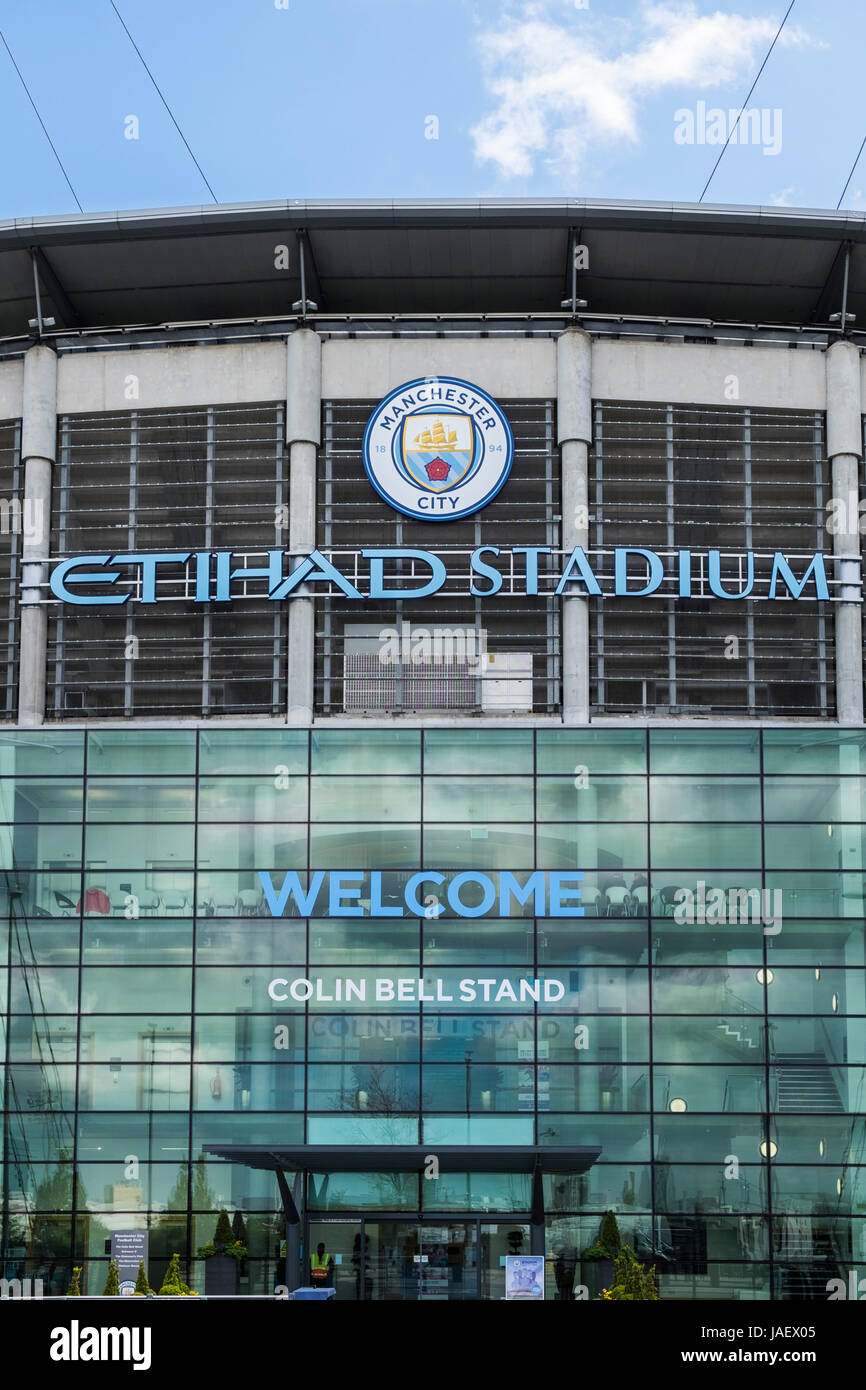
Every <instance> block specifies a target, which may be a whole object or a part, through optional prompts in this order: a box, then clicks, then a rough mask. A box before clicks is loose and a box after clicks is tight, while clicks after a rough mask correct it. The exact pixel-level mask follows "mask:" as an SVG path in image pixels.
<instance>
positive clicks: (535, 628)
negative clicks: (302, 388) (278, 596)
mask: <svg viewBox="0 0 866 1390" xmlns="http://www.w3.org/2000/svg"><path fill="white" fill-rule="evenodd" d="M499 404H500V405H501V406H502V409H503V410H504V412H505V414H506V416H507V418H508V421H509V423H510V425H511V429H512V432H513V434H514V444H515V449H514V462H513V465H512V469H511V474H510V477H509V481H508V483H507V485H506V487H505V488H503V490H502V492H501V493H499V495H498V496H497V497H495V498H494V500H493V501H492V502H491V503H490V504H489V506H487V507H485V508H484V510H483V511H481V512H478V513H477V514H476V515H475V516H473V517H470V518H467V519H466V520H465V521H456V522H448V523H447V524H446V523H442V524H438V525H437V524H435V523H426V524H425V523H424V522H418V521H414V520H413V519H412V518H411V517H407V516H403V515H402V514H401V513H399V512H396V511H394V510H393V509H392V508H391V507H389V506H387V505H386V503H384V502H383V501H382V500H381V499H380V498H379V497H378V496H377V495H376V493H375V492H374V491H373V488H372V487H371V485H370V482H369V480H368V478H367V475H366V473H365V471H364V465H363V461H362V456H361V443H362V439H363V434H364V429H365V427H366V424H367V421H368V419H369V418H370V414H371V413H372V411H373V410H374V409H375V406H376V402H375V401H365V400H355V401H325V402H324V406H323V412H324V417H323V433H322V440H323V442H322V447H321V449H320V452H319V465H318V498H317V543H318V545H319V547H320V549H321V550H323V551H324V552H326V553H331V552H337V553H339V552H341V551H342V552H346V551H355V550H358V549H361V548H362V547H364V546H404V547H406V548H411V549H421V550H424V549H426V550H433V551H435V552H436V553H439V554H442V555H443V556H445V557H446V563H447V554H448V552H450V551H461V550H462V551H464V552H465V551H471V550H472V549H474V548H475V547H477V546H481V545H494V546H496V545H499V546H502V547H508V546H511V545H513V544H514V543H515V541H518V540H519V543H520V544H521V545H530V546H531V545H539V546H544V545H548V546H552V547H554V548H555V547H557V546H558V545H559V506H560V500H559V499H560V491H559V459H558V450H557V448H556V440H555V430H554V414H555V410H554V403H553V402H552V401H537V400H533V401H521V400H510V401H509V400H502V401H500V402H499ZM364 619H365V621H366V622H367V623H372V624H378V625H379V629H380V630H381V631H382V632H387V631H389V630H394V629H395V628H397V629H399V628H400V625H401V624H402V623H407V622H408V623H409V624H410V626H411V628H412V629H416V630H418V631H423V632H426V633H429V634H430V637H431V639H432V641H433V642H434V643H435V641H436V640H437V639H436V637H435V634H436V632H437V631H439V632H440V633H447V632H452V633H453V632H454V630H455V629H458V630H459V631H460V632H461V633H462V634H463V635H464V638H468V640H470V641H472V640H473V638H471V637H468V634H475V635H476V638H475V640H477V644H478V646H477V647H476V651H477V650H478V647H480V645H481V644H482V643H483V645H484V648H485V649H486V651H487V652H490V653H494V654H501V655H503V656H505V655H507V654H509V653H514V654H519V653H529V654H530V655H531V657H532V708H533V711H534V712H536V713H542V714H543V713H553V712H556V711H557V710H558V709H559V708H560V663H559V603H558V601H553V600H551V599H549V598H544V597H539V598H517V597H515V598H509V597H507V596H505V595H499V596H497V597H496V598H494V599H488V600H486V601H485V600H483V599H481V598H473V597H471V596H470V595H466V594H455V593H451V592H449V591H448V588H447V587H446V588H445V589H443V590H442V591H440V593H439V594H437V595H436V596H435V598H434V597H431V598H429V599H425V600H422V601H420V602H418V603H413V602H412V600H411V599H402V600H395V601H394V602H393V603H389V604H386V603H384V602H383V603H381V604H369V603H368V604H365V605H364ZM353 622H357V612H356V611H355V609H354V607H353V605H352V604H350V603H349V602H348V601H345V600H342V599H340V598H339V597H337V598H334V597H328V598H323V599H322V600H321V603H320V605H319V606H317V633H316V710H317V712H318V713H320V714H337V713H343V712H349V711H353V712H363V711H368V712H370V713H373V712H376V711H379V712H390V713H404V712H405V713H411V712H414V711H423V710H427V711H433V710H455V709H460V710H462V711H463V712H464V713H466V714H472V713H476V712H480V711H481V708H482V682H481V680H480V679H479V678H478V677H479V673H478V671H477V668H476V670H475V671H474V672H472V671H471V672H470V673H469V675H468V676H466V677H463V678H462V679H461V678H458V676H457V673H456V671H455V670H454V669H453V668H452V669H451V670H450V671H449V668H448V665H447V664H446V663H443V664H442V666H441V667H439V668H436V673H435V674H434V668H433V666H430V667H428V668H427V669H426V672H425V673H423V674H421V673H419V670H418V667H417V666H414V665H408V666H406V668H405V670H404V671H403V673H402V676H401V678H400V679H399V680H398V679H395V673H394V671H393V669H389V668H388V667H387V666H383V665H382V663H380V662H373V663H368V664H367V666H366V667H365V668H364V675H363V679H362V678H361V676H360V674H358V675H357V676H356V675H353V680H358V681H361V686H359V687H354V686H353V688H352V689H350V690H346V689H344V676H346V675H348V674H349V668H348V666H347V660H348V656H349V652H348V650H347V649H346V648H345V647H344V629H345V628H346V627H347V626H351V624H352V623H353ZM443 640H444V641H446V642H447V641H448V640H449V639H447V638H444V639H443ZM455 640H463V639H455ZM435 660H436V658H435V656H434V663H435ZM354 669H355V668H353V670H354ZM357 669H358V671H360V668H357ZM362 687H363V688H362Z"/></svg>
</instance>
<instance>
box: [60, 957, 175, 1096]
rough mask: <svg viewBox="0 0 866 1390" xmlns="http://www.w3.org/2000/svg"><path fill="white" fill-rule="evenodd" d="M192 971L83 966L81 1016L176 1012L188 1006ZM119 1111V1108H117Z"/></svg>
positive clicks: (147, 967)
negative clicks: (142, 1011)
mask: <svg viewBox="0 0 866 1390" xmlns="http://www.w3.org/2000/svg"><path fill="white" fill-rule="evenodd" d="M191 974H192V972H191V971H190V970H189V969H186V968H175V969H174V970H165V969H160V967H158V966H138V967H137V968H136V969H135V970H122V969H112V968H111V967H108V966H104V967H101V966H85V967H84V968H83V970H82V972H81V1011H82V1013H86V1014H92V1013H140V1012H141V1010H142V1008H145V1009H147V1011H148V1012H149V1013H150V1012H151V1011H152V1012H154V1013H179V1012H183V1010H185V1009H186V1010H188V1009H189V1007H190V985H191ZM121 1108H122V1107H121Z"/></svg>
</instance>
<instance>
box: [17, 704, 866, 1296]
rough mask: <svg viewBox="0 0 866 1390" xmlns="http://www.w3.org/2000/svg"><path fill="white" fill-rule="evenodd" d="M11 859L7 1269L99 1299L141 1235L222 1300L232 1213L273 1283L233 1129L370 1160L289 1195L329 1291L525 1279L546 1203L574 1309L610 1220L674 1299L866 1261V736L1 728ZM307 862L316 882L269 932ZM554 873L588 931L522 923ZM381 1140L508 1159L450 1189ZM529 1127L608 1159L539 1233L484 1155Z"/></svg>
mask: <svg viewBox="0 0 866 1390" xmlns="http://www.w3.org/2000/svg"><path fill="white" fill-rule="evenodd" d="M0 845H2V854H3V856H4V859H3V864H2V870H3V873H2V900H0V906H2V921H0V944H2V953H0V960H2V962H3V968H2V969H0V1022H2V1027H3V1038H2V1049H3V1050H2V1053H0V1060H2V1062H3V1088H4V1091H3V1094H4V1101H5V1104H4V1125H3V1148H2V1162H3V1169H2V1176H3V1207H2V1241H3V1263H4V1271H5V1273H6V1274H7V1276H8V1277H10V1278H11V1277H13V1276H14V1275H19V1276H21V1277H23V1276H25V1275H30V1276H35V1277H42V1278H43V1280H44V1281H45V1287H46V1292H48V1291H49V1289H50V1291H52V1292H58V1291H62V1290H63V1288H65V1285H66V1283H67V1282H68V1277H69V1272H70V1268H71V1265H72V1264H73V1263H76V1264H83V1265H84V1266H85V1279H86V1284H87V1287H88V1288H90V1289H91V1291H97V1292H98V1291H100V1290H101V1288H102V1285H103V1282H104V1277H105V1265H106V1262H107V1258H108V1256H107V1249H108V1247H107V1242H109V1240H110V1236H111V1232H112V1231H114V1230H129V1229H144V1228H147V1229H148V1230H149V1233H150V1252H151V1267H150V1277H151V1282H152V1283H154V1282H155V1280H156V1279H158V1278H159V1275H160V1273H161V1270H162V1268H163V1267H164V1265H165V1263H166V1262H167V1260H168V1259H169V1257H170V1255H171V1254H172V1253H173V1252H174V1251H178V1252H179V1253H180V1254H181V1257H182V1259H183V1260H184V1261H185V1262H186V1268H187V1269H188V1271H189V1282H190V1283H191V1285H192V1286H193V1287H195V1288H202V1289H203V1288H204V1262H203V1261H202V1260H200V1259H198V1258H197V1251H198V1249H199V1248H200V1247H201V1246H202V1245H204V1244H205V1243H206V1241H208V1240H210V1239H211V1238H212V1236H213V1233H214V1225H215V1221H216V1214H217V1213H218V1211H219V1210H220V1209H221V1208H227V1209H228V1210H229V1212H230V1213H231V1214H232V1215H233V1216H235V1217H236V1220H237V1222H238V1224H239V1225H240V1223H241V1222H242V1223H243V1229H244V1231H245V1234H246V1243H247V1246H248V1249H249V1257H248V1259H247V1260H246V1262H245V1263H244V1265H243V1268H242V1273H241V1288H242V1291H245V1292H250V1293H256V1292H260V1293H264V1292H271V1291H272V1289H273V1287H274V1285H275V1284H277V1283H281V1282H282V1280H283V1269H284V1263H283V1259H282V1257H281V1242H282V1241H283V1240H284V1239H285V1234H286V1229H285V1218H284V1215H283V1206H282V1202H281V1198H280V1192H279V1188H278V1183H277V1178H276V1176H275V1174H274V1173H273V1172H269V1171H265V1170H263V1169H257V1168H254V1167H250V1166H248V1165H247V1163H245V1162H243V1161H240V1159H238V1160H237V1161H232V1160H231V1159H230V1158H227V1157H225V1156H223V1157H219V1156H218V1155H217V1154H216V1153H215V1152H214V1150H215V1149H220V1150H221V1151H222V1152H223V1154H225V1152H226V1151H227V1150H230V1149H231V1148H232V1146H239V1147H241V1148H242V1147H246V1148H247V1149H250V1148H254V1147H255V1146H266V1147H267V1146H270V1147H273V1148H275V1149H277V1150H279V1149H284V1150H297V1149H299V1148H301V1147H303V1146H333V1145H339V1146H345V1148H346V1153H347V1155H348V1154H350V1153H351V1154H352V1155H353V1160H352V1163H351V1164H349V1163H348V1161H347V1168H346V1171H339V1170H337V1171H335V1170H334V1169H333V1164H332V1165H331V1166H330V1167H329V1169H328V1171H317V1170H316V1169H315V1167H310V1166H307V1167H306V1168H305V1169H304V1174H303V1182H302V1189H303V1190H302V1191H301V1190H300V1189H299V1200H300V1208H301V1211H302V1215H303V1220H304V1223H305V1224H304V1239H305V1241H306V1242H307V1245H306V1246H305V1248H309V1249H313V1248H315V1246H316V1244H317V1243H318V1242H319V1241H324V1242H325V1244H326V1245H327V1247H328V1249H329V1251H330V1252H333V1253H334V1256H335V1260H336V1256H337V1255H339V1256H340V1259H339V1261H336V1263H335V1269H334V1279H335V1283H336V1285H337V1290H338V1297H341V1298H355V1297H370V1298H377V1299H378V1298H380V1297H386V1296H387V1297H412V1296H418V1293H417V1289H418V1288H419V1284H418V1281H419V1280H421V1281H422V1282H425V1286H426V1287H428V1289H429V1290H430V1291H431V1292H430V1293H429V1296H431V1297H469V1298H473V1297H491V1298H494V1297H499V1296H500V1294H501V1288H500V1280H501V1277H502V1266H501V1264H500V1260H501V1259H502V1258H503V1257H504V1256H505V1255H507V1254H509V1253H521V1252H528V1249H529V1243H530V1240H531V1239H532V1230H533V1228H537V1227H538V1226H539V1224H540V1221H541V1222H543V1223H544V1237H543V1239H544V1243H545V1249H546V1253H547V1255H548V1257H549V1258H548V1264H547V1270H548V1280H549V1295H550V1296H551V1297H553V1296H555V1295H557V1294H559V1295H560V1296H564V1293H563V1291H564V1290H565V1288H566V1287H567V1286H569V1280H570V1281H571V1283H572V1284H574V1283H583V1284H586V1285H587V1286H588V1287H590V1289H591V1290H593V1291H594V1288H595V1282H594V1281H596V1280H597V1275H598V1271H597V1268H596V1266H594V1265H593V1264H592V1263H591V1262H590V1261H588V1260H583V1259H582V1258H581V1257H582V1256H583V1254H584V1252H585V1251H586V1250H587V1249H588V1248H589V1247H591V1246H592V1245H593V1243H594V1241H595V1239H596V1236H597V1234H598V1229H599V1223H600V1221H601V1217H602V1215H603V1214H604V1212H605V1211H607V1210H609V1209H612V1210H614V1211H615V1212H616V1213H617V1217H618V1220H619V1224H620V1229H621V1232H622V1233H623V1236H624V1238H625V1239H627V1240H629V1241H631V1242H632V1243H633V1244H634V1246H635V1248H636V1249H637V1251H638V1253H639V1254H641V1255H642V1256H646V1257H647V1258H650V1257H651V1258H653V1259H654V1260H655V1262H656V1265H657V1269H658V1273H659V1279H660V1288H661V1295H662V1298H667V1299H671V1298H674V1299H676V1298H679V1299H694V1298H698V1299H700V1298H713V1299H726V1298H727V1299H735V1298H737V1299H767V1298H771V1297H772V1298H778V1299H794V1298H804V1297H806V1298H808V1297H816V1298H826V1283H827V1280H828V1279H830V1278H835V1277H840V1278H842V1279H847V1276H848V1271H849V1270H851V1269H858V1268H859V1266H860V1265H861V1264H866V1157H864V1140H866V1131H864V1123H863V1110H864V1104H863V1090H864V1081H866V1055H864V1042H866V956H864V901H863V897H864V881H866V872H864V869H866V865H864V854H866V734H864V733H863V732H862V731H844V730H841V731H840V730H838V729H829V728H826V727H824V728H814V727H809V726H798V727H796V728H786V729H782V728H778V729H769V730H768V729H765V730H763V731H761V730H759V729H757V728H750V729H733V728H726V729H720V728H717V727H712V726H707V727H706V728H704V729H695V728H690V729H677V728H674V727H671V726H668V727H666V728H657V729H656V728H654V729H649V730H647V729H643V728H637V727H631V728H628V729H625V728H618V729H599V728H593V729H590V730H587V729H579V730H576V729H574V730H571V729H563V728H552V727H551V728H548V729H543V728H539V729H516V728H511V729H506V728H502V727H496V728H471V727H467V726H463V727H461V728H457V729H446V728H436V729H429V728H428V729H426V730H421V729H414V728H408V727H402V726H401V727H395V728H391V729H375V728H366V729H364V730H363V731H361V730H358V729H353V728H315V729H314V730H312V731H308V730H291V729H286V728H282V729H280V728H273V727H259V728H247V729H233V728H231V727H224V726H223V727H218V726H214V725H209V726H207V727H204V728H194V727H186V728H173V729H157V728H150V729H144V728H141V727H135V726H127V727H126V728H124V729H123V730H121V729H116V730H113V729H105V728H93V729H89V730H87V731H86V732H85V731H79V730H76V729H72V728H62V729H58V728H56V727H51V728H49V727H45V728H41V729H39V730H37V731H31V732H23V731H22V732H12V731H7V732H6V733H2V734H0ZM422 870H423V871H425V872H426V873H428V874H434V873H439V874H441V875H442V876H443V881H444V883H448V882H450V881H451V880H453V879H454V878H455V876H456V875H458V874H463V875H468V877H467V878H466V879H465V881H464V882H465V885H466V886H465V888H464V896H463V898H462V900H461V899H459V898H458V899H456V904H457V905H455V899H453V898H452V897H451V896H450V892H449V893H446V890H445V887H444V886H441V887H437V881H436V880H435V879H430V880H429V881H428V882H427V883H426V884H425V885H422V887H421V888H420V889H419V890H418V891H420V892H421V893H422V894H423V895H424V896H423V900H422V901H423V906H424V912H423V915H422V914H421V913H417V914H415V915H410V912H409V909H408V908H406V906H405V904H406V901H407V899H406V894H407V885H408V884H409V881H410V879H411V878H412V876H413V875H415V874H417V873H418V872H419V871H422ZM338 872H339V873H343V874H349V873H354V874H355V875H356V876H357V883H358V889H357V894H356V897H355V899H346V900H343V899H341V900H340V903H341V904H342V906H345V907H346V911H345V912H343V911H342V910H340V906H339V905H338V908H337V910H336V911H332V910H331V909H332V907H333V904H332V903H331V902H330V900H329V894H328V891H327V887H326V886H320V887H319V888H318V889H317V888H315V885H316V883H317V881H318V880H317V878H316V876H317V875H318V874H320V873H321V874H322V876H323V878H322V880H321V885H326V884H327V875H328V874H335V873H338ZM287 873H294V874H296V875H297V882H298V884H299V886H300V889H303V887H304V885H307V884H309V885H312V886H311V887H310V901H309V904H308V907H307V910H305V911H303V912H301V910H300V909H299V908H298V906H297V899H290V900H289V901H288V902H287V905H286V907H285V910H284V913H283V915H282V916H277V917H274V916H271V915H270V910H269V907H268V897H267V884H272V885H275V886H276V887H277V888H278V887H279V885H280V884H281V883H282V881H283V876H284V875H285V874H287ZM557 873H561V874H563V875H567V876H569V877H570V878H572V879H573V878H574V877H576V876H577V875H579V874H582V875H583V878H582V880H581V885H580V886H581V892H582V897H581V903H582V906H583V913H582V915H580V914H577V913H576V912H573V913H572V914H571V915H560V916H556V915H554V912H553V909H552V898H551V897H550V896H549V895H548V896H547V897H546V898H545V903H546V907H547V909H549V915H538V916H536V915H533V914H534V912H535V911H536V909H537V906H538V902H537V900H536V899H535V898H534V897H533V895H532V894H531V893H529V892H528V890H527V893H526V895H525V897H526V900H525V902H523V903H521V902H520V901H519V898H516V897H513V896H512V898H511V900H510V906H511V915H508V914H507V913H506V912H505V911H503V897H502V893H503V885H504V884H505V883H506V882H507V881H510V882H512V883H516V884H517V885H518V886H520V885H522V886H525V885H526V884H527V883H528V881H529V878H530V875H532V874H537V875H539V876H540V879H539V881H541V882H543V883H544V885H545V888H546V889H547V888H548V887H549V886H550V883H551V881H552V876H553V875H555V874H557ZM261 874H264V875H265V879H266V882H263V879H262V877H261V876H260V875H261ZM377 875H378V877H377ZM508 875H510V876H511V879H510V880H507V878H506V876H508ZM374 880H375V882H374ZM485 880H486V881H489V883H490V884H491V885H492V891H493V893H494V898H493V900H492V903H491V905H489V906H487V907H484V906H483V903H484V881H485ZM433 890H436V891H433ZM473 893H474V894H476V896H474V897H473ZM437 894H438V895H437ZM349 902H353V903H356V904H357V905H359V908H360V915H353V911H352V908H351V907H349V906H348V904H349ZM461 902H462V906H463V908H464V909H465V910H466V912H467V915H465V916H461V915H460V904H461ZM419 905H421V904H419ZM568 910H569V911H570V909H568ZM398 913H399V915H398ZM476 913H477V915H475V914H476ZM275 978H278V979H281V980H283V981H284V982H286V984H288V982H289V981H293V982H294V981H301V982H302V983H303V982H312V983H311V988H310V993H311V997H310V998H305V997H304V995H305V989H304V988H300V989H298V990H296V996H297V997H292V996H291V995H290V993H289V991H288V989H284V990H283V991H282V993H283V995H284V997H282V998H280V997H276V996H275V994H272V993H270V992H269V986H270V985H271V984H272V983H273V981H274V980H275ZM382 979H385V980H386V981H390V982H391V987H392V991H393V997H383V995H382V994H381V993H380V991H379V989H378V987H377V985H376V981H378V980H382ZM419 980H423V981H425V982H426V985H427V988H426V990H425V989H421V988H419V986H418V981H419ZM347 981H351V982H353V989H352V990H349V989H347V985H346V982H347ZM467 981H469V982H470V983H471V984H472V991H471V992H470V991H469V990H467V989H464V986H465V985H466V983H467ZM399 982H403V987H402V988H400V984H399ZM437 982H438V985H439V986H440V987H441V988H439V989H438V990H437V988H436V984H437ZM538 982H541V984H544V982H553V983H557V984H558V987H557V988H556V989H551V990H550V992H549V997H545V995H546V994H547V991H546V990H543V989H541V988H540V986H539V983H538ZM527 983H528V984H529V986H534V987H535V994H534V995H533V993H532V988H529V989H527V988H526V986H527ZM560 990H561V992H560ZM279 993H280V991H277V992H276V995H279ZM422 993H424V994H425V998H424V999H423V1000H420V999H419V995H420V994H422ZM286 996H287V997H286ZM431 996H432V997H431ZM394 1145H423V1146H426V1147H427V1149H428V1150H429V1152H431V1153H433V1154H435V1152H436V1146H437V1145H440V1146H455V1145H459V1146H463V1147H465V1148H468V1149H472V1148H473V1147H475V1148H477V1149H478V1150H479V1153H482V1151H483V1153H484V1154H485V1155H486V1157H485V1160H484V1162H480V1163H479V1164H478V1165H477V1166H475V1167H473V1165H472V1163H471V1162H469V1161H467V1164H466V1170H465V1171H460V1172H452V1171H443V1172H442V1173H441V1174H440V1176H438V1177H432V1178H430V1177H425V1176H424V1175H423V1174H422V1173H420V1172H419V1171H417V1169H416V1170H413V1171H390V1170H389V1169H388V1168H387V1167H383V1165H382V1164H381V1163H380V1164H378V1165H377V1164H376V1162H375V1161H373V1160H374V1151H375V1150H380V1149H381V1148H382V1147H383V1146H385V1147H393V1146H394ZM530 1146H539V1147H540V1148H541V1149H543V1150H545V1151H549V1153H550V1155H551V1157H552V1158H555V1157H556V1152H557V1149H559V1150H563V1149H565V1148H569V1147H570V1148H571V1149H574V1148H579V1149H581V1150H584V1151H586V1152H587V1153H588V1154H590V1155H591V1159H590V1160H588V1162H587V1163H585V1164H584V1166H583V1169H582V1171H573V1172H572V1171H564V1172H563V1171H556V1170H555V1165H554V1164H552V1163H551V1164H548V1165H547V1167H545V1163H544V1159H543V1157H542V1161H541V1173H542V1186H543V1194H542V1197H543V1215H540V1213H539V1194H538V1192H537V1191H534V1190H533V1178H532V1174H531V1173H529V1172H527V1171H525V1168H521V1165H519V1164H517V1163H515V1169H514V1171H511V1172H509V1171H507V1170H506V1171H499V1170H497V1171H491V1165H490V1163H489V1161H488V1160H489V1155H490V1153H491V1152H493V1151H494V1150H499V1151H502V1152H504V1153H505V1154H506V1155H508V1154H509V1153H512V1154H515V1155H516V1154H518V1153H519V1152H520V1150H521V1149H525V1148H527V1147H530ZM365 1149H368V1150H369V1151H370V1154H371V1161H370V1164H369V1166H368V1167H367V1168H366V1169H365V1170H364V1171H358V1162H357V1156H358V1154H359V1152H360V1153H361V1154H363V1151H364V1150H365ZM501 1168H502V1163H501V1162H500V1164H499V1169H501ZM290 1179H291V1175H290ZM425 1255H426V1256H427V1258H426V1260H424V1256H425ZM416 1256H417V1260H416ZM413 1290H416V1292H413ZM443 1290H444V1292H443Z"/></svg>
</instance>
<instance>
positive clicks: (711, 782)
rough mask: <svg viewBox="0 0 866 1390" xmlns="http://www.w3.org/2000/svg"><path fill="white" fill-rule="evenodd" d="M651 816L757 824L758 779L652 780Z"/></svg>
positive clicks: (662, 818)
mask: <svg viewBox="0 0 866 1390" xmlns="http://www.w3.org/2000/svg"><path fill="white" fill-rule="evenodd" d="M650 815H651V816H652V818H653V820H671V821H696V820H700V821H738V822H739V821H750V820H754V821H759V820H760V819H761V784H760V782H759V780H758V778H757V777H712V778H710V777H673V776H670V777H651V778H650Z"/></svg>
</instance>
